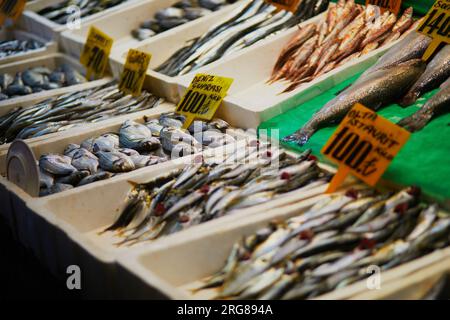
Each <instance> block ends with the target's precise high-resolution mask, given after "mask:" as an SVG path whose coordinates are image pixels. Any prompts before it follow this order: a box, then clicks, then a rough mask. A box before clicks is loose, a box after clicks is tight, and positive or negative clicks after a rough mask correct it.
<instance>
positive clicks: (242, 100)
mask: <svg viewBox="0 0 450 320" xmlns="http://www.w3.org/2000/svg"><path fill="white" fill-rule="evenodd" d="M321 17H322V16H317V17H315V18H312V19H310V20H308V21H306V22H304V23H302V24H301V25H300V26H302V25H305V24H309V23H313V22H318V21H320V19H321ZM297 31H298V29H297V28H292V29H290V30H287V31H285V32H283V33H281V34H279V35H276V36H274V37H272V38H271V39H269V40H268V41H267V42H260V43H257V44H255V45H253V46H251V47H250V48H248V49H246V50H242V51H240V52H238V53H236V54H234V55H232V56H230V57H228V58H225V59H223V60H222V61H221V62H220V63H213V64H210V65H208V66H205V67H204V68H202V72H203V73H209V74H214V75H219V76H223V77H230V78H233V79H234V82H233V85H232V86H231V88H230V90H229V91H228V95H227V97H226V98H225V100H224V102H223V105H222V107H221V108H220V109H219V111H218V116H220V117H222V118H223V119H225V120H227V121H230V122H234V123H236V124H237V125H238V126H240V127H243V128H249V127H257V126H258V125H259V124H260V123H261V122H263V121H266V120H268V119H270V118H273V117H275V116H277V115H279V114H282V113H284V112H286V111H287V110H289V109H292V108H294V107H297V106H299V105H301V104H302V103H304V102H306V101H308V100H311V99H312V98H314V97H316V96H318V95H320V94H322V93H323V92H325V91H327V90H329V89H331V88H333V87H334V86H336V85H337V84H339V83H341V82H343V81H345V80H347V79H349V78H351V77H353V76H354V75H356V74H358V73H360V72H362V71H364V70H366V69H367V68H369V67H370V66H372V65H373V64H375V63H376V62H377V61H378V59H379V57H381V56H382V55H383V54H384V53H386V51H387V50H389V49H390V48H392V46H394V45H395V44H397V43H398V41H400V40H398V41H396V42H393V43H390V44H388V45H385V46H383V47H381V48H378V49H376V50H374V51H372V52H370V53H369V54H366V55H364V56H361V57H360V58H358V59H355V60H352V61H349V62H347V63H346V64H344V65H342V66H340V67H338V68H336V69H334V70H333V71H331V72H329V73H326V74H324V75H321V76H319V77H317V78H316V79H314V80H313V81H311V82H309V83H305V84H302V85H300V86H299V87H298V88H297V89H295V90H294V91H292V92H289V93H283V94H281V92H283V91H284V89H286V88H287V86H288V85H289V83H287V82H275V83H273V84H271V85H269V84H267V81H268V80H269V78H270V76H271V73H272V69H273V66H274V65H275V62H276V61H277V59H278V56H279V54H280V52H281V51H282V49H283V48H284V46H285V45H286V44H287V43H288V42H289V40H291V38H292V37H293V36H294V35H295V34H296V33H297ZM194 76H195V75H194V74H187V75H185V76H183V77H179V78H178V79H177V82H178V83H179V84H180V86H179V88H178V89H179V95H180V96H181V95H183V93H184V92H185V90H186V89H187V88H188V87H189V84H190V83H191V81H192V79H193V78H194Z"/></svg>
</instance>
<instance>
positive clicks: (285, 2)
mask: <svg viewBox="0 0 450 320" xmlns="http://www.w3.org/2000/svg"><path fill="white" fill-rule="evenodd" d="M266 2H267V3H269V4H271V5H273V6H275V7H277V8H278V9H282V10H286V11H290V12H295V11H297V8H298V5H299V4H300V2H302V0H266Z"/></svg>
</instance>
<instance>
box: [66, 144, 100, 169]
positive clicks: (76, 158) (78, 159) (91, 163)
mask: <svg viewBox="0 0 450 320" xmlns="http://www.w3.org/2000/svg"><path fill="white" fill-rule="evenodd" d="M72 165H73V166H74V167H75V168H77V170H79V171H89V173H90V174H96V173H97V170H98V166H99V162H98V158H97V157H96V156H95V155H94V154H92V153H91V152H89V151H88V150H86V149H83V148H80V149H78V150H77V151H75V152H74V153H73V156H72Z"/></svg>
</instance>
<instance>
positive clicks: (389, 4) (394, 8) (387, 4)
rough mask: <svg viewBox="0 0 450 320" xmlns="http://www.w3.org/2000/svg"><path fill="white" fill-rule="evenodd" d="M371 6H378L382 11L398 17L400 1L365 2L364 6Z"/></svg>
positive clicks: (376, 0)
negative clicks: (387, 11)
mask: <svg viewBox="0 0 450 320" xmlns="http://www.w3.org/2000/svg"><path fill="white" fill-rule="evenodd" d="M369 4H373V5H375V6H379V7H381V8H382V9H384V10H389V11H390V12H392V13H393V14H395V15H398V13H399V12H400V9H401V7H402V0H366V6H367V5H369Z"/></svg>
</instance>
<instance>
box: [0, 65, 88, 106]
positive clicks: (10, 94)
mask: <svg viewBox="0 0 450 320" xmlns="http://www.w3.org/2000/svg"><path fill="white" fill-rule="evenodd" d="M84 82H87V80H86V78H85V77H83V76H82V75H81V74H80V73H79V72H78V71H77V70H75V69H74V68H73V67H71V66H70V65H68V64H62V65H61V66H60V67H58V68H56V69H55V70H53V71H52V70H50V69H49V68H45V67H35V68H30V69H28V70H25V71H23V72H17V73H16V74H15V76H13V75H10V74H9V73H3V74H0V89H1V91H0V101H2V100H6V99H10V98H15V97H17V96H25V95H28V94H32V93H36V92H41V91H44V90H52V89H58V88H62V87H67V86H72V85H75V84H80V83H84Z"/></svg>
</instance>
